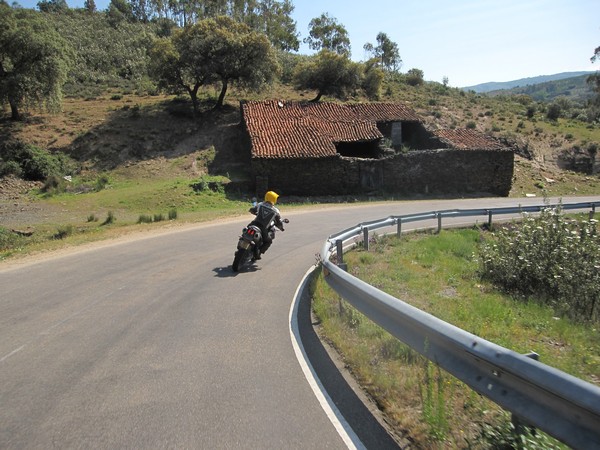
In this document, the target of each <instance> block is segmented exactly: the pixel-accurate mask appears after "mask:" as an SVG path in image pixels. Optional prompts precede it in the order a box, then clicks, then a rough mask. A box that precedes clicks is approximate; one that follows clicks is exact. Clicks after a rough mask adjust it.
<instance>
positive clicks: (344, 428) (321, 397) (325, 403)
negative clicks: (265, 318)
mask: <svg viewBox="0 0 600 450" xmlns="http://www.w3.org/2000/svg"><path fill="white" fill-rule="evenodd" d="M316 268H317V267H316V266H312V267H311V268H310V269H308V271H307V272H306V273H305V274H304V277H303V278H302V282H301V283H300V285H299V286H298V288H297V289H296V292H295V294H294V299H293V301H292V304H291V306H290V314H289V325H290V338H291V340H292V346H293V348H294V353H295V354H296V359H297V360H298V363H299V364H300V367H301V368H302V372H304V376H305V377H306V381H308V384H309V385H310V387H311V389H312V390H313V392H314V394H315V396H316V397H317V400H318V401H319V403H320V405H321V407H322V408H323V411H325V414H327V417H328V418H329V420H330V421H331V423H332V424H333V426H334V427H335V429H336V431H337V432H338V434H339V435H340V437H341V438H342V440H343V441H344V443H345V444H346V446H347V447H348V448H349V449H352V450H362V449H365V448H366V447H365V446H364V445H363V443H362V442H361V440H360V439H359V438H358V436H357V435H356V433H355V432H354V430H353V429H352V428H351V427H350V425H349V424H348V422H347V421H346V419H345V418H344V416H343V415H342V413H341V412H340V410H339V409H338V408H337V406H335V404H334V403H333V401H332V400H331V397H329V394H328V393H327V391H325V388H324V387H323V384H322V383H321V380H319V377H318V376H317V374H316V372H315V370H314V368H313V366H312V364H311V363H310V361H309V360H308V357H307V355H306V351H305V349H304V345H303V344H302V339H301V338H300V330H299V329H298V305H299V303H300V298H301V296H302V293H303V292H304V289H306V287H307V286H308V282H309V278H310V275H311V274H312V272H313V271H314V270H315V269H316Z"/></svg>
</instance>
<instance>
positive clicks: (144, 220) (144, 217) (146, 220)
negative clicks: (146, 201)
mask: <svg viewBox="0 0 600 450" xmlns="http://www.w3.org/2000/svg"><path fill="white" fill-rule="evenodd" d="M137 223H152V216H148V215H146V214H140V217H139V218H138V221H137Z"/></svg>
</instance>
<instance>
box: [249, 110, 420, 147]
mask: <svg viewBox="0 0 600 450" xmlns="http://www.w3.org/2000/svg"><path fill="white" fill-rule="evenodd" d="M242 114H243V117H244V121H245V123H246V128H247V130H248V133H249V135H250V140H251V142H252V157H253V158H322V157H327V156H334V155H336V148H335V144H336V143H338V142H361V141H372V140H375V139H380V138H382V137H383V135H382V134H381V132H380V131H379V130H378V129H377V124H376V122H390V121H420V119H419V117H418V116H417V114H416V113H415V112H414V111H412V110H411V109H410V108H408V107H406V106H404V105H401V104H396V103H369V104H354V105H345V104H338V103H306V102H305V103H299V102H287V101H279V100H267V101H252V102H246V103H244V104H243V105H242Z"/></svg>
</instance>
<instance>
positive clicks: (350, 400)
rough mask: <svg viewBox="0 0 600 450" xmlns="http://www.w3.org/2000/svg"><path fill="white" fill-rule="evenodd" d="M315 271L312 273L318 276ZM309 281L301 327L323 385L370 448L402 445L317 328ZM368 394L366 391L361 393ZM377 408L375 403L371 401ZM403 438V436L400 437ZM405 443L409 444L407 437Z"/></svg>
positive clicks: (300, 310) (300, 314)
mask: <svg viewBox="0 0 600 450" xmlns="http://www.w3.org/2000/svg"><path fill="white" fill-rule="evenodd" d="M316 273H317V271H314V272H313V274H312V275H311V276H315V274H316ZM309 285H310V283H305V289H304V290H303V292H302V295H301V297H300V300H299V304H298V331H299V334H300V338H301V340H302V344H303V346H304V349H305V351H306V354H307V357H308V359H309V361H310V363H311V365H312V366H313V368H314V370H315V372H316V374H317V376H318V377H319V380H320V381H321V384H322V385H323V388H324V389H325V391H326V392H327V394H328V395H329V397H330V398H331V400H332V401H333V403H335V406H336V407H337V408H338V410H339V411H340V413H341V414H342V415H343V416H344V419H345V420H346V422H348V425H349V426H350V427H351V428H352V430H353V431H354V433H355V434H356V435H357V437H358V438H359V439H360V440H361V442H362V444H363V445H364V446H365V447H366V448H367V449H378V450H380V449H398V448H402V447H401V445H400V444H399V443H398V442H396V440H394V439H393V438H392V437H391V436H390V434H389V433H388V431H387V430H386V429H385V428H384V427H383V426H382V425H381V423H380V422H379V421H378V420H377V419H376V418H375V417H374V416H373V413H372V412H371V410H370V409H369V407H367V405H366V403H367V404H368V402H369V401H368V400H367V399H366V398H365V399H364V400H365V401H363V399H361V398H360V397H359V396H358V394H357V392H356V391H355V389H356V390H357V391H359V390H360V388H358V387H355V389H353V388H352V387H351V385H350V384H349V382H348V381H347V379H346V378H345V377H344V376H343V375H342V373H341V372H340V370H344V369H343V368H338V366H337V365H336V364H335V362H334V360H333V359H332V357H331V356H330V354H329V353H328V351H327V349H326V348H325V347H324V345H323V343H322V342H321V340H320V339H319V337H318V335H317V333H316V332H315V330H314V327H313V323H312V317H311V298H310V292H308V291H309V289H308V286H309ZM361 395H363V396H364V394H361ZM370 407H371V408H372V409H373V410H376V406H375V405H374V404H372V405H370ZM399 439H402V438H399ZM402 440H405V441H406V442H405V443H404V444H405V446H409V441H408V440H407V439H402Z"/></svg>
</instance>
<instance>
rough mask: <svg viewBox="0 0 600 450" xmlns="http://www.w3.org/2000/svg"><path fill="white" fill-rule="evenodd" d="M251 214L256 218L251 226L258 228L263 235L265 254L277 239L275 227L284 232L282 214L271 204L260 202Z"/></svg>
mask: <svg viewBox="0 0 600 450" xmlns="http://www.w3.org/2000/svg"><path fill="white" fill-rule="evenodd" d="M250 212H251V213H252V214H254V215H255V216H256V218H255V219H254V220H253V221H252V222H251V223H250V224H251V225H256V226H258V227H259V228H260V231H261V233H262V236H263V245H262V247H261V251H262V252H263V253H264V252H265V251H266V250H267V248H269V246H270V245H271V243H272V242H273V238H274V237H275V232H274V230H273V227H274V226H275V227H277V228H279V229H280V230H281V231H284V230H283V222H282V221H281V214H280V212H279V209H277V208H276V207H275V206H274V205H273V204H271V203H269V202H260V203H259V204H257V205H256V206H253V207H252V208H250Z"/></svg>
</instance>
